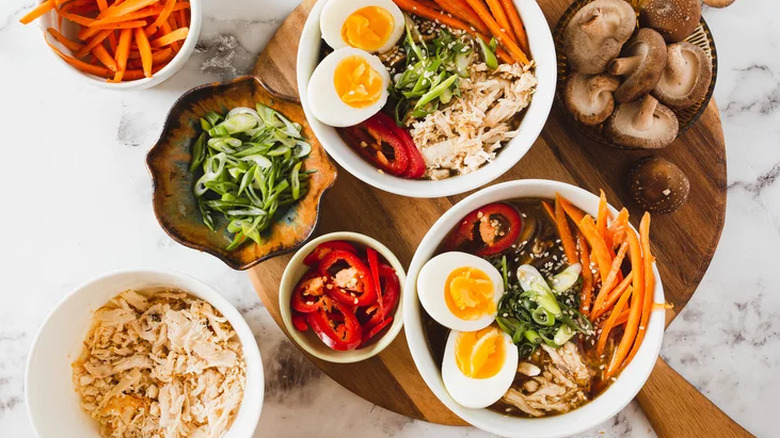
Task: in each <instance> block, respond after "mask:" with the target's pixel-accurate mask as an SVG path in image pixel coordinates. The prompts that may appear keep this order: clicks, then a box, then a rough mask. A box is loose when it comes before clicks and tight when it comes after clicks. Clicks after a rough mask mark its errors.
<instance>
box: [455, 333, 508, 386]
mask: <svg viewBox="0 0 780 438" xmlns="http://www.w3.org/2000/svg"><path fill="white" fill-rule="evenodd" d="M505 344H506V343H505V342H504V338H503V336H501V331H500V330H499V329H497V328H496V327H492V326H491V327H486V328H484V329H482V330H480V331H476V332H464V333H461V334H459V335H458V339H456V340H455V362H456V363H457V364H458V369H459V370H460V372H462V373H463V374H464V375H465V376H466V377H471V378H473V379H487V378H489V377H493V376H495V375H496V374H498V372H499V371H501V368H502V367H503V366H504V361H505V358H506V346H505Z"/></svg>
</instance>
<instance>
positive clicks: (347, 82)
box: [333, 56, 384, 108]
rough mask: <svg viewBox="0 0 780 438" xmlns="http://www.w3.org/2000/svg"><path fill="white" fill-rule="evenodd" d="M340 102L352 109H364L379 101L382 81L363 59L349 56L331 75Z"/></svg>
mask: <svg viewBox="0 0 780 438" xmlns="http://www.w3.org/2000/svg"><path fill="white" fill-rule="evenodd" d="M333 77H334V83H335V85H336V93H338V95H339V97H340V98H341V100H342V102H344V103H346V104H347V105H349V106H351V107H353V108H365V107H368V106H371V105H373V104H375V103H377V102H378V101H379V98H380V97H382V90H383V89H384V81H383V80H382V76H380V75H379V72H377V71H376V70H374V68H373V67H371V64H369V63H368V61H367V60H366V59H365V58H362V57H360V56H350V57H348V58H344V60H342V61H341V62H340V63H339V65H338V66H337V67H336V71H335V73H334V75H333Z"/></svg>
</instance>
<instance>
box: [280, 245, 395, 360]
mask: <svg viewBox="0 0 780 438" xmlns="http://www.w3.org/2000/svg"><path fill="white" fill-rule="evenodd" d="M332 240H346V241H348V242H354V243H357V244H358V245H360V246H364V247H371V248H374V249H375V250H376V252H378V253H379V255H381V256H382V257H384V259H385V260H387V262H388V263H389V264H390V266H392V267H393V269H395V273H396V275H397V276H398V281H399V287H400V288H401V290H400V296H399V298H398V307H397V309H396V311H395V313H393V315H392V316H393V322H392V323H391V324H390V327H389V328H388V329H387V332H386V333H385V334H384V335H382V334H380V336H381V337H380V338H379V339H378V340H376V341H374V342H372V343H369V344H368V345H367V346H366V347H363V348H357V349H355V350H349V351H336V350H333V349H332V348H330V347H328V346H327V345H325V343H323V342H322V340H321V339H320V338H318V337H317V335H315V334H314V333H313V332H312V330H311V328H309V330H308V331H306V332H305V333H302V332H300V331H299V330H298V329H296V328H295V327H294V326H293V324H292V311H291V309H290V299H291V297H292V291H293V289H295V286H296V285H297V284H298V281H299V280H300V279H301V277H303V275H304V274H305V273H306V271H308V270H309V267H308V266H306V265H304V264H303V259H304V258H306V256H307V255H309V253H311V252H312V251H313V250H314V248H316V247H317V245H319V244H320V243H323V242H330V241H332ZM405 279H406V274H405V273H404V267H403V265H401V262H399V261H398V258H397V257H396V256H395V255H394V254H393V252H392V251H390V250H389V249H388V248H387V247H386V246H384V245H383V244H381V243H379V241H377V240H376V239H373V238H371V237H368V236H366V235H363V234H359V233H351V232H337V233H330V234H325V235H322V236H320V237H318V238H316V239H314V240H312V241H311V242H309V243H307V244H306V245H304V246H303V247H302V248H301V249H299V250H298V252H296V253H295V255H294V256H293V258H292V259H291V260H290V262H289V263H288V264H287V267H286V268H285V269H284V274H283V275H282V283H281V284H280V285H279V309H280V313H281V314H282V321H284V328H285V329H286V330H287V333H288V334H289V335H290V337H291V338H292V339H293V341H295V343H296V344H298V346H300V347H301V348H302V349H303V350H304V351H306V352H307V353H309V354H311V355H312V356H314V357H317V358H319V359H322V360H325V361H328V362H334V363H354V362H360V361H361V360H366V359H368V358H370V357H373V356H376V355H377V354H379V353H380V352H382V350H384V349H385V348H387V346H388V345H390V344H392V343H393V341H394V340H395V337H396V336H398V333H400V332H401V328H402V327H403V325H404V319H403V306H404V290H405V289H406V287H405V286H406V282H405Z"/></svg>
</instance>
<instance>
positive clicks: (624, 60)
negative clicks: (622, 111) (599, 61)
mask: <svg viewBox="0 0 780 438" xmlns="http://www.w3.org/2000/svg"><path fill="white" fill-rule="evenodd" d="M666 57H667V54H666V43H665V42H664V38H663V37H662V36H661V34H659V33H658V32H656V31H654V30H653V29H639V32H637V33H636V35H634V37H633V38H631V39H630V40H629V41H628V44H626V46H625V47H624V48H623V56H622V57H620V58H617V59H614V60H612V62H610V63H609V72H610V73H611V74H613V75H616V76H624V77H625V81H623V83H622V84H620V87H618V89H617V90H615V99H616V100H617V101H618V102H620V103H626V102H631V101H634V100H637V99H639V98H640V97H642V96H643V95H645V94H647V93H649V92H650V91H651V90H652V89H653V88H655V85H656V84H657V83H658V81H659V80H660V79H661V74H662V73H663V71H664V67H666Z"/></svg>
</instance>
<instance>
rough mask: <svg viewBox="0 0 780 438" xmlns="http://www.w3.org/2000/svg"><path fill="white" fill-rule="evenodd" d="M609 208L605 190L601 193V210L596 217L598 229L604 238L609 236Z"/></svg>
mask: <svg viewBox="0 0 780 438" xmlns="http://www.w3.org/2000/svg"><path fill="white" fill-rule="evenodd" d="M608 216H609V207H608V206H607V195H606V194H604V190H600V191H599V210H598V215H597V216H596V228H597V229H598V230H599V234H601V236H602V237H604V236H606V235H607V219H609V217H608ZM607 248H609V245H607Z"/></svg>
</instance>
